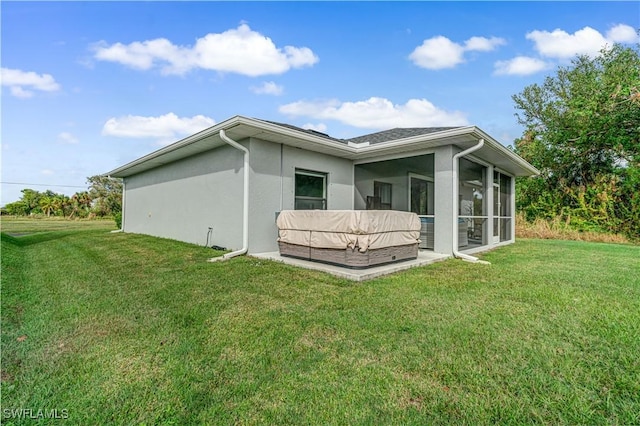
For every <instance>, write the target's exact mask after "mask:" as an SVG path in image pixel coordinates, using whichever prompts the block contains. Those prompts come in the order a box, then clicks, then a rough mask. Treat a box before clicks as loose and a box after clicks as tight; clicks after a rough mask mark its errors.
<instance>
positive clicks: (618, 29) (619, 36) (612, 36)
mask: <svg viewBox="0 0 640 426" xmlns="http://www.w3.org/2000/svg"><path fill="white" fill-rule="evenodd" d="M607 39H608V40H611V41H614V42H616V43H638V42H639V41H640V37H639V36H638V33H637V32H636V30H635V29H634V28H633V27H630V26H629V25H624V24H618V25H616V26H615V27H613V28H611V29H610V30H609V31H607Z"/></svg>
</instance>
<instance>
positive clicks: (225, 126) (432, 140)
mask: <svg viewBox="0 0 640 426" xmlns="http://www.w3.org/2000/svg"><path fill="white" fill-rule="evenodd" d="M239 125H245V126H248V127H250V128H252V129H255V130H256V131H258V132H264V133H267V134H271V135H274V136H276V137H277V136H284V137H285V138H287V137H288V138H291V139H292V140H297V141H300V142H302V143H292V142H291V141H288V140H287V139H285V138H283V140H282V141H280V142H281V143H283V144H285V145H290V146H297V147H301V148H303V149H308V150H311V151H317V152H323V153H326V154H330V155H335V156H338V157H342V158H345V159H349V160H354V161H356V162H360V161H362V160H365V159H367V160H369V159H371V160H373V159H374V158H376V157H383V156H388V155H394V154H401V153H403V152H407V151H414V150H420V149H422V150H424V149H425V148H431V147H435V146H437V145H443V144H447V143H450V142H449V141H447V140H448V139H455V138H460V137H464V136H467V137H468V136H471V137H472V138H474V139H481V138H483V139H485V141H486V142H487V145H489V146H491V147H492V148H493V149H495V150H497V151H499V152H500V153H501V154H503V155H505V156H507V157H508V158H509V159H510V160H511V161H513V162H515V163H516V164H518V166H519V167H521V168H522V169H524V170H527V171H528V172H530V173H531V174H532V175H535V174H538V173H539V172H538V170H537V169H535V168H534V167H532V166H531V165H530V164H529V163H527V162H526V161H524V160H523V159H521V158H520V157H519V156H518V155H516V154H515V153H513V152H511V151H509V150H508V149H507V148H506V147H504V146H503V145H502V144H500V143H499V142H497V141H496V140H495V139H493V138H492V137H491V136H489V135H488V134H486V133H485V132H483V131H482V130H480V129H479V128H477V127H475V126H467V127H459V128H455V129H450V130H445V131H441V132H436V133H430V134H426V135H418V136H412V137H409V138H404V139H398V140H393V141H388V142H381V143H377V144H373V145H371V144H370V145H368V146H358V147H356V146H353V145H351V146H350V145H349V144H347V143H343V142H339V141H334V140H330V139H326V138H324V137H321V136H316V135H314V134H310V133H306V132H301V131H299V130H295V129H290V128H288V127H284V126H280V125H277V124H273V123H269V122H266V121H263V120H258V119H253V118H248V117H243V116H240V115H236V116H235V117H232V118H230V119H228V120H225V121H222V122H220V123H218V124H215V125H214V126H212V127H209V128H208V129H205V130H203V131H201V132H198V133H196V134H193V135H191V136H188V137H186V138H184V139H181V140H179V141H177V142H175V143H173V144H171V145H169V146H166V147H164V148H161V149H159V150H157V151H154V152H152V153H150V154H147V155H145V156H143V157H140V158H138V159H136V160H134V161H132V162H130V163H127V164H125V165H123V166H121V167H118V168H116V169H114V170H112V171H110V172H108V173H106V174H105V175H108V176H114V177H126V176H130V175H132V174H136V173H139V172H142V171H144V170H148V169H151V168H154V167H157V166H159V165H162V164H165V163H164V162H162V161H161V157H162V156H164V155H166V154H170V153H172V152H174V151H177V150H179V149H181V148H184V147H186V146H189V145H191V144H194V143H196V142H198V141H201V140H203V139H205V138H207V137H211V136H218V134H219V132H220V130H225V131H227V132H229V131H232V129H233V128H234V127H236V126H239ZM254 137H258V138H259V137H260V135H259V133H258V134H256V135H254ZM214 147H215V146H213V145H212V146H211V148H212V149H213V148H214ZM154 160H156V161H154ZM171 161H173V160H170V161H169V162H171ZM145 163H146V164H145Z"/></svg>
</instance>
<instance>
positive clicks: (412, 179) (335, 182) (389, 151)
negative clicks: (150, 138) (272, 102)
mask: <svg viewBox="0 0 640 426" xmlns="http://www.w3.org/2000/svg"><path fill="white" fill-rule="evenodd" d="M537 173H538V171H537V170H536V169H535V168H534V167H533V166H532V165H531V164H529V163H528V162H526V161H525V160H523V159H522V158H521V157H519V156H518V155H516V154H515V153H513V152H512V151H510V150H508V149H507V148H505V147H504V146H503V145H501V144H500V143H499V142H497V141H496V140H495V139H493V138H492V137H491V136H489V135H488V134H487V133H485V132H484V131H482V130H481V129H479V128H477V127H475V126H468V127H436V128H396V129H391V130H386V131H382V132H377V133H373V134H369V135H365V136H360V137H357V138H352V139H336V138H332V137H330V136H328V135H326V134H323V133H320V132H316V131H313V130H304V129H301V128H298V127H295V126H291V125H287V124H282V123H275V122H271V121H265V120H258V119H254V118H247V117H242V116H236V117H233V118H230V119H228V120H226V121H223V122H221V123H219V124H216V125H215V126H213V127H210V128H208V129H206V130H203V131H201V132H199V133H196V134H194V135H192V136H189V137H187V138H185V139H182V140H180V141H178V142H175V143H174V144H172V145H169V146H167V147H165V148H162V149H160V150H158V151H155V152H153V153H151V154H148V155H146V156H144V157H141V158H139V159H137V160H134V161H132V162H130V163H128V164H125V165H123V166H121V167H118V168H117V169H115V170H112V171H111V172H109V173H108V175H110V176H113V177H120V178H123V179H124V195H123V210H124V211H123V217H122V229H123V231H124V232H132V233H141V234H149V235H154V236H159V237H166V238H172V239H176V240H181V241H186V242H190V243H195V244H200V245H204V244H209V245H213V244H215V245H218V246H223V247H227V248H230V249H234V250H235V249H240V248H241V247H243V246H246V248H247V250H248V253H250V254H251V253H263V252H273V251H277V249H278V245H277V237H278V231H277V228H276V223H275V220H276V215H277V214H278V212H280V211H283V210H293V209H332V210H352V209H355V210H363V209H393V210H402V211H411V212H414V213H416V214H418V215H419V216H420V218H421V220H422V224H423V228H422V235H421V243H420V248H421V249H424V250H433V251H434V252H435V253H442V254H448V255H452V254H457V253H458V251H459V252H462V253H466V254H469V253H474V252H478V251H482V250H486V249H488V248H492V247H495V246H498V245H502V244H508V243H512V242H514V238H515V237H514V234H515V216H514V214H515V197H514V193H515V177H516V176H529V175H535V174H537ZM245 207H246V209H245ZM243 212H246V215H243ZM243 236H244V237H243Z"/></svg>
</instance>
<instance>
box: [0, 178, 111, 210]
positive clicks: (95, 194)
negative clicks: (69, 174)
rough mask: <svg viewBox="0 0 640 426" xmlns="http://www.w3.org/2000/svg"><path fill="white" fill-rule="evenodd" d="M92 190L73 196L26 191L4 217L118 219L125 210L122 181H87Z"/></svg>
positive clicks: (104, 179) (93, 179) (100, 179)
mask: <svg viewBox="0 0 640 426" xmlns="http://www.w3.org/2000/svg"><path fill="white" fill-rule="evenodd" d="M87 184H88V189H87V190H86V191H80V192H76V193H75V194H73V195H72V196H70V197H69V196H67V195H64V194H58V193H55V192H53V191H51V190H46V191H36V190H34V189H29V188H27V189H23V190H22V191H21V192H22V196H21V197H20V199H19V200H18V201H15V202H13V203H8V204H6V205H5V206H4V207H3V209H2V213H3V214H8V215H14V216H46V217H51V216H57V217H65V218H68V219H83V218H92V217H114V218H115V217H117V216H119V214H120V213H121V211H122V181H121V180H120V179H116V178H111V177H107V176H100V175H97V176H91V177H88V178H87Z"/></svg>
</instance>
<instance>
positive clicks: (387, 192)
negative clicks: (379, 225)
mask: <svg viewBox="0 0 640 426" xmlns="http://www.w3.org/2000/svg"><path fill="white" fill-rule="evenodd" d="M373 198H374V200H375V201H374V206H373V208H374V209H375V210H391V184H390V183H386V182H378V181H377V180H374V181H373Z"/></svg>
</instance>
